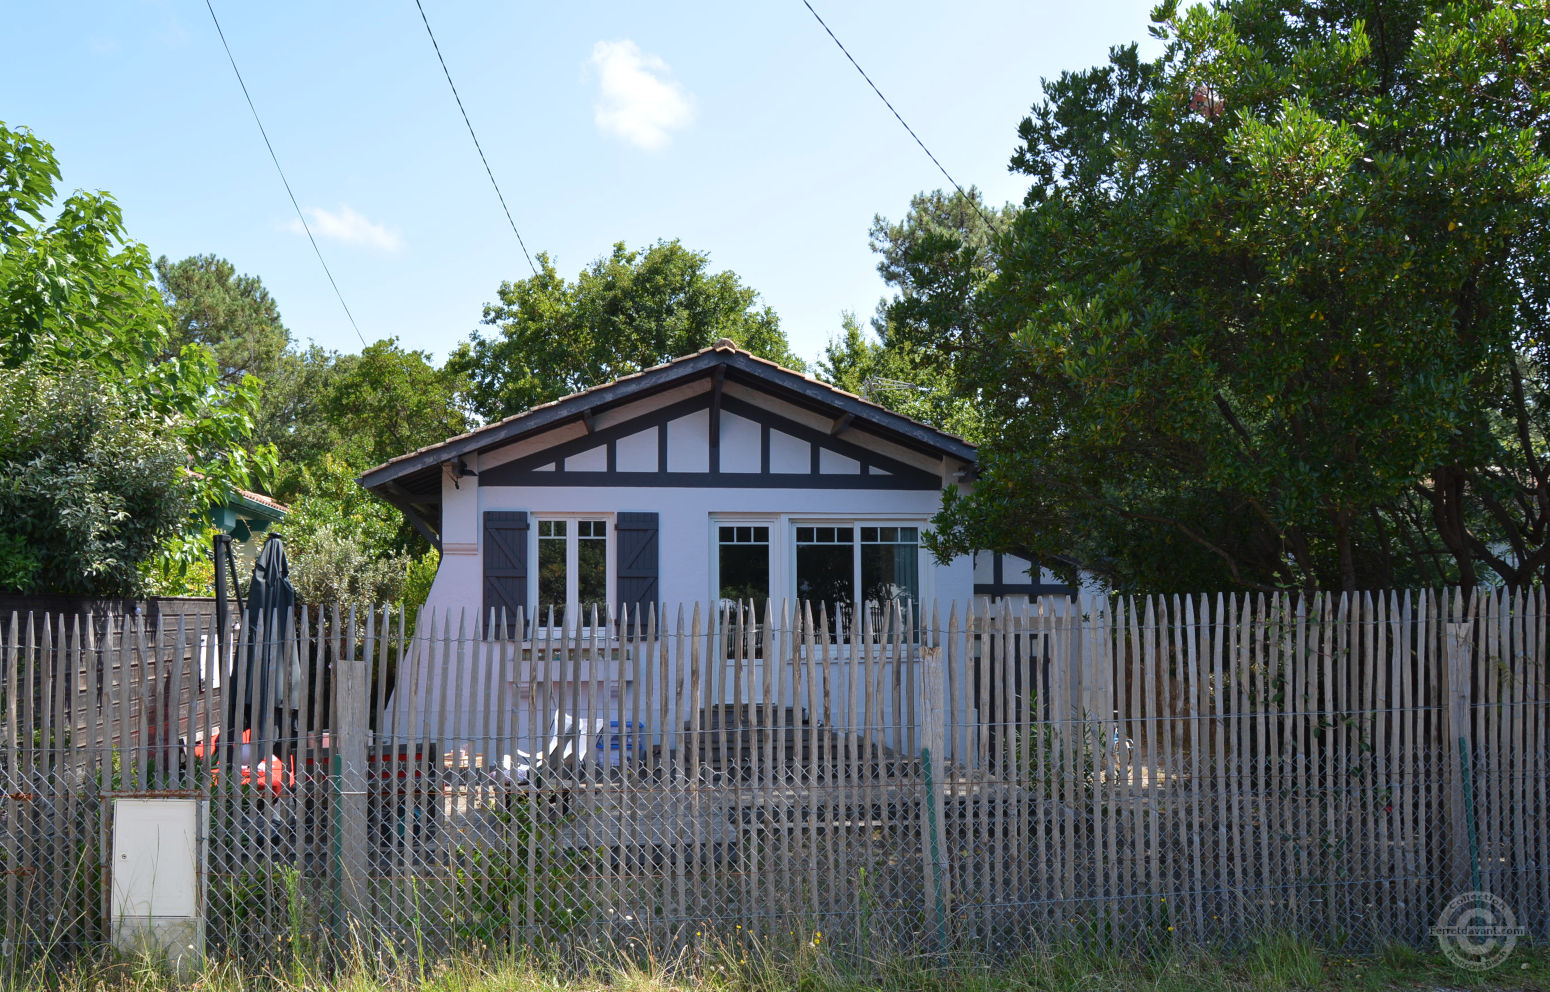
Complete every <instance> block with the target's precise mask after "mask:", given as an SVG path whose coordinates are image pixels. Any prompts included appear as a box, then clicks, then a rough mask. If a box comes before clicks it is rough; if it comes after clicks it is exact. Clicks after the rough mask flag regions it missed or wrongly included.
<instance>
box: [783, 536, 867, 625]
mask: <svg viewBox="0 0 1550 992" xmlns="http://www.w3.org/2000/svg"><path fill="white" fill-rule="evenodd" d="M830 529H832V528H830ZM854 566H855V549H854V548H853V547H851V545H849V544H808V545H801V544H799V545H797V599H799V600H807V601H808V602H811V603H812V607H813V618H814V619H815V620H816V619H817V617H818V607H819V605H820V604H825V605H827V606H828V607H829V618H830V621H831V622H832V621H833V619H834V617H835V616H839V617H840V618H841V619H842V620H844V621H845V622H846V623H848V622H849V620H848V618H849V616H850V603H851V599H852V592H853V590H852V589H851V583H852V582H853V581H854V579H853V571H852V570H853V568H854Z"/></svg>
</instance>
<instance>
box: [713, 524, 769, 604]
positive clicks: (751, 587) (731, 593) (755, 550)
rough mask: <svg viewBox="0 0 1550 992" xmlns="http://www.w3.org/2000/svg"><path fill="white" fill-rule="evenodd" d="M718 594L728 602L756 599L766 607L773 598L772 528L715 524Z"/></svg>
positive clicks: (756, 601) (754, 600) (744, 601)
mask: <svg viewBox="0 0 1550 992" xmlns="http://www.w3.org/2000/svg"><path fill="white" fill-rule="evenodd" d="M716 555H717V559H716V565H717V570H716V574H717V575H718V576H719V577H720V590H719V593H718V595H719V596H720V598H721V601H722V602H723V603H725V604H729V605H730V604H732V603H746V602H748V601H749V600H753V602H754V607H755V609H757V610H763V609H764V604H765V602H766V601H767V600H768V599H769V598H770V528H769V527H768V526H767V525H764V524H756V525H735V526H733V525H723V526H720V527H717V528H716Z"/></svg>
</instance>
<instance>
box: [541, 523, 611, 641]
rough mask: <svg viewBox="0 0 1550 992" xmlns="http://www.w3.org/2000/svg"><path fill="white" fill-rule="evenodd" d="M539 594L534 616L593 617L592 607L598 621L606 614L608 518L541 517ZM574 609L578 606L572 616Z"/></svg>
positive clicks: (559, 620) (556, 621)
mask: <svg viewBox="0 0 1550 992" xmlns="http://www.w3.org/2000/svg"><path fill="white" fill-rule="evenodd" d="M535 572H536V574H537V581H538V590H537V592H538V595H537V598H536V599H535V600H534V602H535V603H536V604H537V614H536V616H535V619H536V620H538V621H539V622H540V623H544V624H547V623H548V622H549V609H550V607H553V608H554V625H555V626H556V627H559V626H563V625H564V624H565V622H566V620H567V618H569V617H571V616H579V617H580V618H581V619H582V620H583V621H584V622H586V621H590V620H591V617H592V610H593V608H594V607H596V609H597V615H598V618H599V619H604V618H606V617H607V616H608V521H606V520H539V521H538V568H537V569H536V570H535ZM571 610H579V611H580V612H579V613H576V614H572V613H571V612H570V611H571Z"/></svg>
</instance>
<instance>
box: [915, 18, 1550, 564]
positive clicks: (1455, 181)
mask: <svg viewBox="0 0 1550 992" xmlns="http://www.w3.org/2000/svg"><path fill="white" fill-rule="evenodd" d="M1155 32H1156V34H1157V35H1158V36H1159V37H1160V38H1161V39H1162V40H1163V42H1164V43H1165V46H1166V48H1165V52H1164V54H1163V55H1162V57H1161V58H1159V59H1158V60H1157V61H1155V62H1152V63H1147V62H1143V61H1142V60H1140V59H1139V57H1138V56H1137V53H1136V49H1135V48H1134V47H1129V48H1124V49H1117V50H1115V51H1114V52H1113V53H1112V54H1111V56H1110V59H1109V62H1108V64H1107V65H1104V66H1100V67H1096V68H1093V69H1091V70H1088V71H1084V72H1076V73H1067V74H1065V75H1063V76H1061V77H1060V78H1059V79H1058V80H1055V81H1053V82H1051V83H1049V84H1047V85H1046V87H1045V99H1044V101H1043V102H1042V103H1040V104H1039V105H1037V106H1036V107H1035V108H1034V110H1033V113H1032V114H1031V116H1030V117H1029V118H1027V119H1026V120H1024V121H1023V123H1022V125H1021V128H1020V129H1019V135H1020V137H1021V139H1022V145H1021V147H1019V148H1018V149H1017V152H1016V154H1015V156H1014V158H1013V160H1012V161H1013V167H1014V168H1015V169H1016V170H1018V171H1020V172H1022V173H1023V174H1025V175H1027V176H1029V177H1030V179H1031V180H1032V186H1031V188H1030V190H1029V193H1028V196H1027V198H1026V200H1025V205H1024V209H1023V210H1022V211H1021V212H1020V214H1019V215H1018V217H1017V219H1016V221H1015V223H1014V224H1013V226H1012V228H1011V230H1010V231H1009V233H1008V235H1007V236H1006V237H1005V238H1004V239H1002V240H1001V241H1000V242H999V243H998V248H997V255H998V264H997V274H996V275H995V276H993V277H992V278H991V279H989V280H988V281H987V282H986V283H985V284H984V286H983V287H982V288H981V289H979V290H977V291H975V292H973V293H970V294H968V296H967V297H966V298H964V299H962V300H961V302H960V303H959V304H958V306H959V309H960V311H961V313H960V314H959V315H957V316H955V315H954V314H953V313H952V310H953V307H952V306H949V305H946V304H948V303H950V302H952V301H951V300H950V298H949V297H948V296H947V295H946V294H943V295H942V296H941V299H942V301H943V302H944V306H943V307H942V308H941V313H940V314H938V315H933V316H932V318H931V319H928V320H925V321H922V322H921V323H920V324H918V325H916V326H924V327H926V328H928V331H927V332H926V333H924V334H923V335H922V336H921V340H922V343H923V344H924V345H925V346H927V347H930V348H931V349H933V350H934V351H935V352H937V353H938V354H941V355H950V356H951V357H952V360H953V364H954V370H955V373H956V375H957V376H958V380H959V384H960V389H961V390H962V391H963V392H964V393H965V395H968V396H973V397H975V398H976V399H977V401H978V402H980V403H981V404H982V407H983V410H984V413H985V416H986V418H987V425H988V426H987V430H988V432H989V435H990V436H991V437H992V439H993V440H992V441H991V443H990V444H989V445H988V446H987V448H986V450H985V451H984V453H983V455H984V457H983V473H982V476H981V479H980V482H979V485H978V487H977V488H976V491H975V493H974V494H973V495H972V496H971V497H969V498H967V499H962V498H957V497H954V496H952V495H950V496H949V499H948V503H947V505H946V507H945V508H944V513H943V515H942V517H941V520H940V523H941V527H940V530H939V532H938V533H939V540H940V542H941V543H940V545H939V547H940V549H941V550H943V551H947V550H954V549H962V548H966V547H971V546H975V545H980V546H985V545H990V546H997V547H1019V546H1020V547H1025V548H1029V549H1031V550H1033V551H1034V553H1036V554H1038V555H1040V556H1041V557H1044V558H1047V559H1048V558H1053V557H1054V556H1055V555H1057V554H1070V555H1073V556H1075V557H1077V558H1078V559H1080V560H1082V561H1083V562H1084V563H1085V564H1087V565H1088V566H1089V567H1091V568H1093V569H1094V570H1095V571H1098V572H1099V573H1100V574H1102V575H1104V576H1106V577H1108V578H1109V579H1111V580H1112V581H1114V582H1115V583H1116V584H1118V585H1120V586H1123V587H1126V588H1166V589H1178V588H1189V587H1194V588H1198V587H1208V588H1220V587H1227V586H1239V587H1248V588H1282V587H1297V588H1302V589H1310V588H1313V587H1316V586H1327V587H1339V588H1345V589H1355V588H1362V587H1370V586H1384V585H1393V584H1400V583H1420V582H1426V583H1435V582H1454V581H1461V582H1463V583H1465V584H1473V583H1475V582H1476V581H1478V580H1480V579H1482V578H1484V577H1486V576H1490V575H1493V574H1494V576H1496V577H1497V578H1498V579H1500V580H1505V581H1512V582H1521V581H1529V580H1534V579H1538V580H1541V581H1542V580H1543V577H1544V569H1545V564H1546V560H1547V556H1550V551H1547V550H1546V542H1545V540H1544V536H1545V533H1546V528H1547V526H1550V515H1547V512H1546V508H1547V507H1550V485H1547V481H1550V480H1547V476H1546V467H1545V459H1544V457H1543V450H1544V442H1545V439H1546V437H1547V433H1546V430H1545V427H1546V424H1545V423H1544V418H1545V416H1546V414H1545V412H1544V411H1545V410H1546V404H1545V401H1546V399H1547V398H1550V390H1547V385H1550V383H1547V379H1546V374H1545V370H1546V363H1545V362H1544V342H1545V340H1546V338H1545V336H1544V333H1543V331H1544V322H1545V318H1544V313H1545V306H1544V304H1545V302H1546V300H1547V296H1550V294H1547V287H1550V280H1547V278H1546V276H1547V273H1546V265H1547V264H1550V262H1547V259H1550V253H1547V252H1546V247H1547V246H1546V244H1545V233H1546V209H1545V207H1546V204H1547V202H1550V198H1547V194H1550V157H1547V150H1550V149H1547V140H1550V138H1547V135H1550V129H1547V128H1546V126H1545V125H1546V124H1547V123H1550V121H1547V112H1550V62H1547V60H1545V59H1544V57H1543V55H1544V52H1546V51H1550V33H1547V32H1550V27H1547V25H1546V22H1545V20H1544V18H1543V16H1542V11H1539V10H1536V9H1535V8H1533V7H1531V6H1528V5H1523V4H1512V3H1507V4H1497V5H1488V4H1480V3H1468V2H1459V3H1448V2H1431V3H1397V4H1379V5H1377V6H1376V7H1374V6H1373V5H1372V4H1368V3H1355V2H1346V0H1330V2H1312V3H1296V4H1286V5H1274V4H1268V3H1263V2H1257V0H1234V2H1223V3H1218V4H1216V5H1213V6H1211V7H1194V8H1191V9H1189V10H1188V11H1185V12H1182V13H1180V12H1179V11H1178V10H1177V8H1176V6H1174V5H1171V4H1168V5H1164V7H1162V8H1160V9H1159V11H1158V13H1157V22H1156V27H1155ZM951 262H952V259H951V257H950V256H948V257H945V259H944V265H943V268H944V269H948V270H950V269H951V268H952V265H951V264H950V263H951ZM907 265H908V266H909V268H910V271H911V272H912V273H916V274H917V277H918V278H921V279H922V280H924V279H926V278H928V277H929V276H930V273H929V271H928V270H927V268H926V266H925V264H924V263H923V262H922V261H919V260H916V261H912V262H909V263H907ZM946 278H947V280H948V281H947V283H946V284H947V285H952V283H951V279H952V278H957V279H960V280H961V279H964V278H967V277H966V276H965V275H964V274H963V273H959V275H957V276H954V277H946Z"/></svg>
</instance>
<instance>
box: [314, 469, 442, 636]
mask: <svg viewBox="0 0 1550 992" xmlns="http://www.w3.org/2000/svg"><path fill="white" fill-rule="evenodd" d="M303 484H304V486H305V490H304V492H303V493H302V494H301V496H300V497H299V498H298V499H297V500H296V501H295V502H294V503H293V504H292V505H291V513H290V515H289V516H288V517H286V519H285V536H286V538H287V542H288V543H287V551H288V558H289V560H290V566H291V584H292V585H293V586H294V587H295V589H296V598H297V601H298V602H301V603H306V604H310V605H313V606H318V605H326V606H329V607H332V606H336V605H337V606H339V607H340V608H341V609H346V610H347V609H349V608H350V607H352V606H354V607H356V608H358V609H361V610H366V609H371V608H373V607H376V606H380V605H382V604H385V603H393V602H397V601H398V599H399V597H400V595H401V594H402V592H403V589H404V583H405V579H406V578H407V575H408V571H409V568H410V564H411V562H412V560H413V559H412V556H411V555H410V554H409V552H408V551H407V549H405V548H404V547H403V546H402V544H401V543H400V525H401V523H402V518H401V516H400V514H399V512H398V511H397V510H395V509H394V508H393V507H391V506H389V505H388V504H386V503H384V502H382V501H381V500H379V499H377V498H376V497H375V496H373V495H371V494H370V493H368V492H367V491H366V490H364V489H362V488H361V487H360V486H359V485H358V484H357V483H356V481H355V469H354V467H353V466H351V465H350V464H349V463H347V462H344V461H342V460H340V459H337V458H335V457H333V456H332V455H325V456H324V457H323V459H322V461H321V463H320V464H319V465H318V466H317V467H316V468H315V469H306V470H304V472H303Z"/></svg>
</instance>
